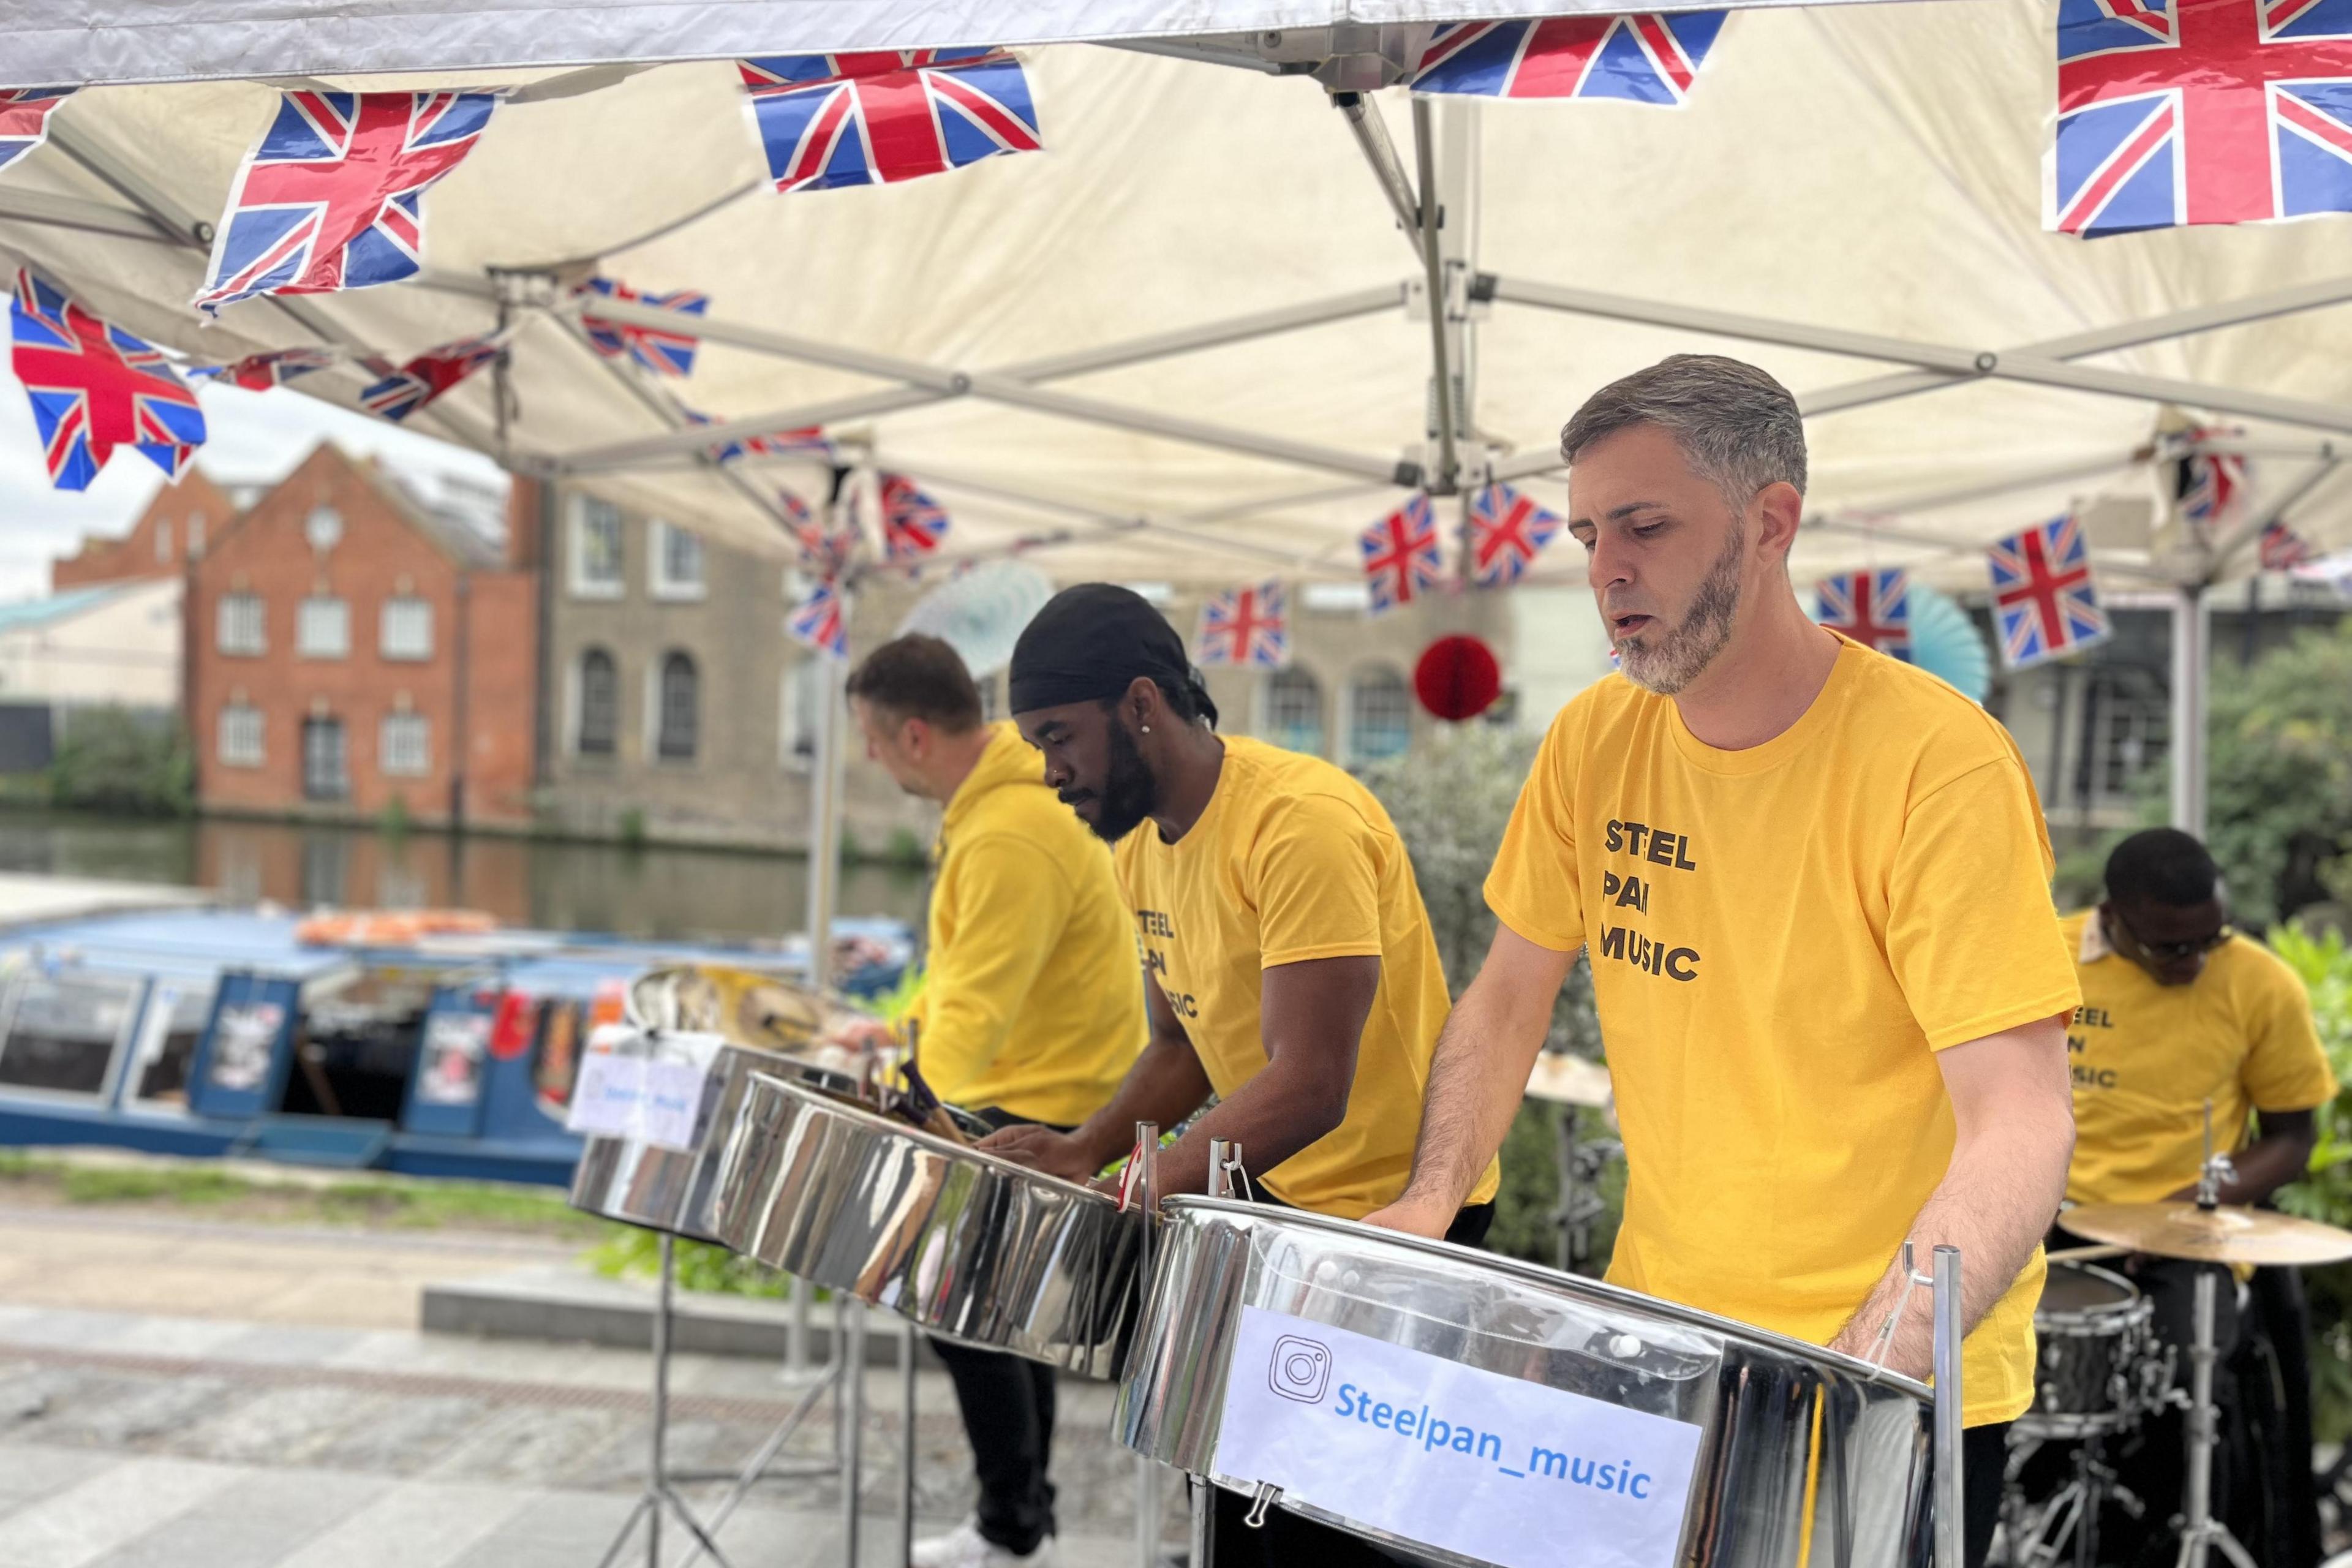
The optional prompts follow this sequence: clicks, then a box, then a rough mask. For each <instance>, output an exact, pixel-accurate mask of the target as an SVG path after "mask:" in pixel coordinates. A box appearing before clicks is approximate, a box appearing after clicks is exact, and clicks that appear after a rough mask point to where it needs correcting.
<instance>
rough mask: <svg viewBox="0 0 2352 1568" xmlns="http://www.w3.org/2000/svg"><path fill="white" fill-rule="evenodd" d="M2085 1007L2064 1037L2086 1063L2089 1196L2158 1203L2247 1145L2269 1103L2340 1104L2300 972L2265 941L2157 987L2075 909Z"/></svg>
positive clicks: (2090, 1199) (2078, 1090) (2080, 1117)
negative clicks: (2212, 1148) (2214, 1150)
mask: <svg viewBox="0 0 2352 1568" xmlns="http://www.w3.org/2000/svg"><path fill="white" fill-rule="evenodd" d="M2064 930H2065V933H2066V941H2067V942H2068V943H2069V951H2070V952H2074V955H2075V961H2076V965H2077V973H2079V974H2080V975H2081V976H2082V982H2083V1005H2082V1006H2081V1007H2079V1008H2077V1009H2076V1010H2075V1013H2074V1024H2073V1026H2071V1027H2069V1028H2068V1029H2067V1031H2066V1055H2067V1059H2068V1060H2069V1061H2070V1062H2072V1063H2073V1065H2074V1169H2073V1170H2071V1171H2070V1172H2068V1173H2067V1179H2066V1196H2067V1197H2068V1198H2070V1199H2072V1200H2073V1201H2074V1202H2075V1203H2078V1204H2147V1203H2158V1202H2160V1201H2162V1200H2163V1199H2165V1198H2168V1197H2170V1196H2172V1195H2173V1194H2175V1193H2178V1192H2179V1191H2180V1190H2181V1189H2182V1188H2184V1187H2187V1186H2189V1185H2191V1184H2194V1183H2195V1182H2196V1180H2197V1175H2198V1172H2199V1170H2200V1167H2201V1166H2202V1165H2203V1164H2204V1159H2205V1101H2206V1100H2207V1099H2208V1098H2210V1099H2211V1100H2212V1101H2213V1142H2214V1143H2215V1145H2216V1146H2218V1147H2219V1148H2221V1150H2223V1151H2224V1152H2229V1153H2235V1152H2237V1151H2239V1150H2240V1149H2242V1148H2244V1147H2245V1146H2246V1136H2247V1131H2248V1130H2247V1126H2246V1121H2247V1117H2248V1116H2249V1115H2250V1114H2251V1113H2252V1112H2253V1111H2257V1110H2311V1109H2312V1108H2313V1107H2314V1106H2317V1105H2324V1104H2326V1102H2327V1101H2328V1100H2333V1099H2334V1098H2336V1074H2335V1073H2334V1072H2333V1071H2332V1070H2330V1069H2329V1068H2328V1065H2327V1052H2326V1049H2325V1048H2324V1047H2322V1046H2321V1045H2320V1043H2319V1033H2318V1030H2317V1028H2316V1026H2315V1025H2314V1024H2313V1022H2312V1016H2311V998H2310V997H2309V996H2308V995H2306V994H2305V992H2304V989H2303V982H2302V981H2300V980H2298V979H2296V978H2295V974H2294V971H2293V970H2292V969H2289V968H2288V967H2287V966H2286V965H2285V964H2284V963H2281V962H2280V961H2279V958H2278V956H2277V955H2276V954H2275V953H2273V952H2270V951H2269V950H2268V949H2267V948H2264V947H2263V945H2262V944H2261V943H2259V942H2249V941H2247V940H2246V939H2245V938H2244V937H2242V936H2239V937H2231V939H2230V940H2229V941H2228V942H2224V943H2222V944H2221V946H2220V947H2219V948H2217V949H2215V950H2214V951H2213V953H2212V954H2211V956H2210V957H2209V958H2208V959H2207V960H2206V961H2205V973H2202V974H2200V975H2199V976H2198V977H2197V979H2196V980H2195V982H2194V983H2192V984H2188V985H2159V984H2157V983H2156V979H2155V977H2154V976H2153V975H2151V974H2149V973H2147V971H2146V970H2144V969H2142V968H2141V967H2140V966H2139V965H2138V964H2137V963H2133V962H2132V961H2131V960H2130V959H2128V958H2126V957H2124V956H2123V954H2121V953H2119V952H2112V951H2110V950H2109V949H2108V947H2107V944H2106V941H2105V935H2104V933H2103V932H2102V931H2100V929H2099V923H2098V920H2097V911H2096V910H2084V911H2083V912H2081V913H2079V914H2073V915H2069V916H2067V917H2066V921H2065V925H2064Z"/></svg>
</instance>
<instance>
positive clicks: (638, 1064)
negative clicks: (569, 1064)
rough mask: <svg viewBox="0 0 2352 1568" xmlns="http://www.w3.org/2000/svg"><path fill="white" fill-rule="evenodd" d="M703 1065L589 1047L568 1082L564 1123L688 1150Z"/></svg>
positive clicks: (579, 1129) (696, 1116)
mask: <svg viewBox="0 0 2352 1568" xmlns="http://www.w3.org/2000/svg"><path fill="white" fill-rule="evenodd" d="M708 1072H709V1069H708V1068H704V1067H701V1066H698V1065H697V1064H695V1063H693V1062H661V1061H647V1060H646V1058H643V1057H626V1056H619V1055H616V1054H614V1052H612V1051H596V1050H592V1051H591V1052H589V1054H588V1059H587V1060H585V1061H583V1062H582V1063H581V1064H580V1077H579V1079H578V1080H577V1081H576V1082H574V1083H573V1084H572V1110H571V1113H570V1114H569V1115H568V1116H567V1117H566V1118H565V1119H564V1122H563V1125H564V1126H565V1127H566V1128H567V1129H568V1130H570V1131H573V1132H582V1133H592V1134H596V1135H600V1136H603V1137H606V1138H626V1139H629V1140H631V1141H633V1142H638V1143H651V1144H653V1145H655V1146H656V1148H661V1149H676V1150H678V1151H680V1152H686V1153H691V1152H693V1151H694V1147H695V1137H694V1135H695V1123H696V1121H698V1120H699V1119H700V1115H701V1110H702V1085H703V1080H704V1079H705V1077H706V1076H707V1075H708Z"/></svg>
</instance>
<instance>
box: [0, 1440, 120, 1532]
mask: <svg viewBox="0 0 2352 1568" xmlns="http://www.w3.org/2000/svg"><path fill="white" fill-rule="evenodd" d="M118 1464H121V1460H120V1459H118V1458H113V1457H111V1456H110V1455H106V1454H98V1453H92V1452H89V1450H87V1449H80V1448H49V1447H36V1446H34V1445H31V1444H22V1443H0V1517H5V1515H7V1514H9V1513H13V1512H15V1511H16V1510H17V1509H20V1508H23V1507H25V1506H26V1504H27V1503H35V1502H38V1501H40V1500H41V1499H43V1498H45V1497H47V1496H49V1495H50V1494H52V1493H54V1492H61V1491H63V1490H65V1489H67V1488H68V1487H75V1486H79V1485H80V1484H81V1483H82V1482H84V1481H86V1480H88V1479H89V1478H90V1477H92V1476H94V1475H96V1474H98V1473H99V1472H100V1470H104V1469H107V1468H110V1467H111V1466H114V1465H118Z"/></svg>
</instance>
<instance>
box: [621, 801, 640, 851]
mask: <svg viewBox="0 0 2352 1568" xmlns="http://www.w3.org/2000/svg"><path fill="white" fill-rule="evenodd" d="M620 827H621V843H622V845H623V846H624V847H627V848H630V849H643V848H644V847H646V814H645V813H644V812H643V811H640V810H639V809H637V808H636V807H635V806H634V805H633V806H630V807H629V808H628V809H627V810H625V811H624V812H622V813H621V822H620Z"/></svg>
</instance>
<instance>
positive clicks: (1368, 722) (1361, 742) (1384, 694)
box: [1348, 668, 1412, 763]
mask: <svg viewBox="0 0 2352 1568" xmlns="http://www.w3.org/2000/svg"><path fill="white" fill-rule="evenodd" d="M1411 744H1412V694H1411V693H1410V692H1408V691H1407V690H1406V689H1405V684H1404V677H1403V676H1402V675H1399V674H1398V673H1397V672H1396V671H1395V670H1393V669H1388V668H1377V669H1367V670H1361V671H1360V672H1358V674H1357V676H1356V678H1355V679H1353V680H1352V681H1350V682H1349V686H1348V760H1349V762H1350V763H1377V762H1379V761H1380V760H1381V758H1383V757H1393V756H1395V755H1397V754H1398V753H1399V752H1402V751H1403V750H1404V749H1405V748H1406V747H1407V746H1409V745H1411Z"/></svg>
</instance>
